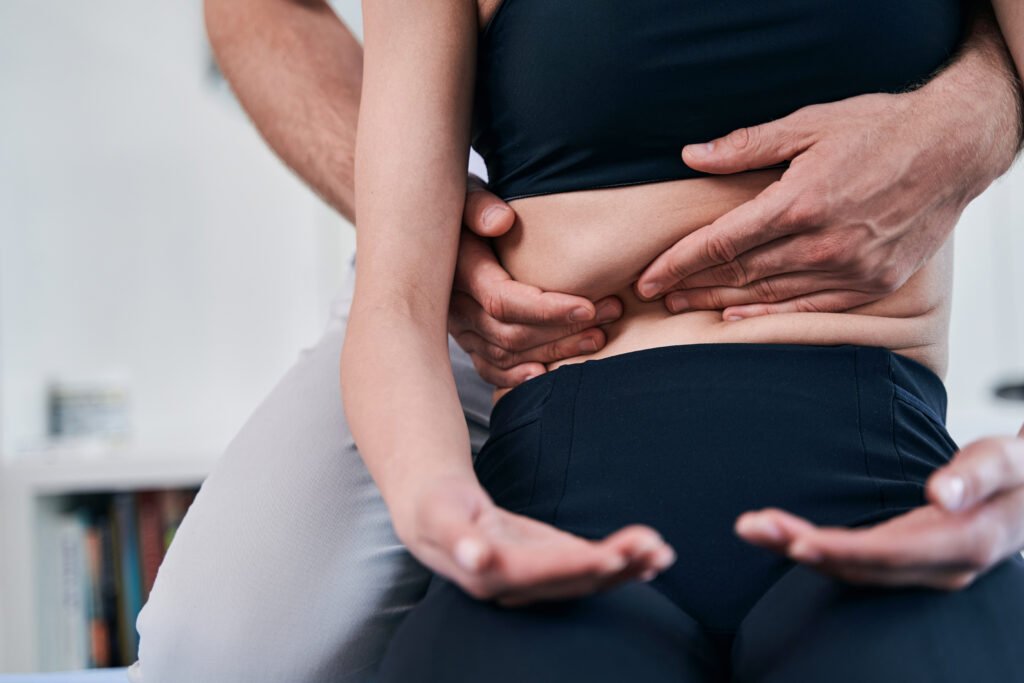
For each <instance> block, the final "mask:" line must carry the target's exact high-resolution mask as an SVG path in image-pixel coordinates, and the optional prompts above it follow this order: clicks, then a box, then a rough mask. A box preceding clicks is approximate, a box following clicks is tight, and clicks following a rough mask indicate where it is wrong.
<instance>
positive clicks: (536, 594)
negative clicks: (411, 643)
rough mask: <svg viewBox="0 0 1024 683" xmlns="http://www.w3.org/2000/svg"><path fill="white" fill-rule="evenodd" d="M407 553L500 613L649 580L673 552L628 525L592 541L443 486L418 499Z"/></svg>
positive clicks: (473, 486)
mask: <svg viewBox="0 0 1024 683" xmlns="http://www.w3.org/2000/svg"><path fill="white" fill-rule="evenodd" d="M410 526H412V527H414V528H413V530H412V531H411V533H407V534H402V535H403V536H405V538H404V540H405V541H406V544H407V545H408V547H409V549H410V550H411V551H412V553H413V554H414V555H415V556H416V557H417V558H418V559H419V560H420V561H421V562H423V563H424V564H426V565H427V566H429V567H430V568H431V569H433V570H434V571H436V572H438V573H440V574H442V575H444V576H446V577H448V578H449V579H451V580H452V581H454V582H455V583H457V584H458V585H459V586H461V587H462V588H463V590H465V591H466V592H467V593H469V594H470V595H473V596H474V597H476V598H479V599H482V600H496V601H498V602H499V603H500V604H502V605H505V606H517V605H524V604H528V603H532V602H538V601H543V600H559V599H568V598H575V597H581V596H584V595H589V594H591V593H595V592H597V591H601V590H606V589H608V588H610V587H612V586H615V585H618V584H620V583H622V582H624V581H628V580H631V579H635V578H641V579H647V580H649V579H650V578H653V577H654V576H655V575H656V574H657V573H658V572H661V571H663V570H665V569H666V568H668V567H669V566H670V565H671V564H672V562H674V561H675V553H674V552H673V551H672V549H671V548H670V547H669V546H668V545H667V544H666V543H665V541H664V540H663V539H662V538H661V536H660V535H658V533H657V532H656V531H654V530H653V529H651V528H649V527H646V526H641V525H634V526H629V527H625V528H623V529H621V530H619V531H617V532H615V533H613V534H611V535H610V536H607V537H606V538H604V539H601V540H597V541H591V540H587V539H584V538H581V537H579V536H574V535H572V534H570V533H567V532H565V531H561V530H559V529H556V528H555V527H553V526H550V525H548V524H545V523H543V522H539V521H537V520H534V519H531V518H529V517H524V516H522V515H518V514H515V513H512V512H509V511H507V510H504V509H502V508H500V507H498V506H496V505H495V504H494V503H493V502H492V501H491V500H490V498H489V497H488V496H487V494H486V493H485V492H484V491H483V490H482V489H481V488H480V486H479V484H477V483H475V482H468V481H464V480H456V481H453V480H446V481H444V482H441V483H439V484H436V485H434V486H432V487H431V488H430V490H429V491H425V492H424V493H423V495H421V496H420V497H419V501H418V503H417V504H416V511H415V519H414V522H413V524H412V525H410Z"/></svg>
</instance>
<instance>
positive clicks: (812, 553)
mask: <svg viewBox="0 0 1024 683" xmlns="http://www.w3.org/2000/svg"><path fill="white" fill-rule="evenodd" d="M789 556H790V557H792V558H793V559H794V560H797V561H799V562H807V563H814V562H820V561H821V552H820V551H819V550H817V549H815V548H812V547H811V544H810V543H808V542H807V541H797V542H796V543H794V544H793V547H791V548H790V549H789Z"/></svg>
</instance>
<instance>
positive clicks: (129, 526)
mask: <svg viewBox="0 0 1024 683" xmlns="http://www.w3.org/2000/svg"><path fill="white" fill-rule="evenodd" d="M113 506H114V514H115V516H116V520H117V525H116V529H117V531H116V536H117V546H118V549H119V565H120V568H121V571H120V574H119V576H118V578H119V579H120V588H121V590H120V591H118V592H119V594H120V604H121V612H120V616H121V624H120V631H121V642H122V651H121V656H122V663H124V664H130V663H131V662H132V661H134V660H135V658H136V657H137V655H138V649H139V635H138V632H137V631H136V630H135V620H136V619H137V618H138V616H139V612H140V611H141V609H142V572H141V569H140V566H139V542H138V538H139V534H138V528H137V525H136V523H135V521H136V518H135V499H134V496H133V495H132V494H130V493H115V494H114V500H113Z"/></svg>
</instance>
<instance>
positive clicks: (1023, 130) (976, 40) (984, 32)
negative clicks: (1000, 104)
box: [950, 0, 1024, 172]
mask: <svg viewBox="0 0 1024 683" xmlns="http://www.w3.org/2000/svg"><path fill="white" fill-rule="evenodd" d="M1016 3H1017V0H1012V2H1008V3H1001V2H1000V0H995V4H997V5H998V4H1006V5H1010V4H1016ZM964 6H965V13H966V19H967V28H966V32H965V38H964V43H963V46H962V47H961V49H960V51H959V52H958V54H957V55H956V56H955V57H954V58H953V60H951V62H950V63H951V64H955V63H957V62H970V61H981V62H983V63H984V64H986V65H987V66H988V67H989V71H991V70H992V69H995V70H997V71H999V72H1001V74H1002V77H1001V78H999V80H998V84H997V85H996V87H1000V88H1002V89H1003V90H1004V92H1002V93H994V92H992V91H991V90H989V89H988V88H989V87H991V86H992V84H991V83H985V86H984V88H979V84H978V83H976V82H973V81H972V80H968V79H965V78H953V79H950V80H952V81H953V83H951V84H950V85H952V86H953V87H956V88H959V89H963V90H964V91H965V92H972V91H973V92H974V94H975V95H976V97H975V101H976V102H977V106H978V107H986V106H987V103H989V102H990V101H991V99H992V98H993V97H997V96H1000V95H1002V96H1008V97H1010V98H1011V99H1012V101H1013V102H1014V103H1015V109H1014V111H1013V115H1011V116H1008V117H1007V120H1006V121H1005V126H1000V128H1001V129H1002V130H1003V131H1005V132H1006V133H1009V134H1011V135H1012V136H1013V140H1014V141H1015V142H1016V149H1017V151H1018V152H1019V151H1020V150H1021V148H1022V146H1024V90H1022V88H1021V80H1020V77H1019V76H1018V73H1017V71H1016V70H1015V69H1014V60H1013V56H1012V55H1011V53H1010V50H1009V49H1008V47H1007V40H1005V39H1004V33H1006V30H1005V28H1004V29H1003V31H1002V32H1001V31H1000V25H999V23H998V22H997V21H996V15H995V13H994V12H993V3H992V2H990V1H989V0H967V1H966V2H965V3H964ZM1016 14H1017V17H1018V21H1017V23H1018V24H1021V23H1022V21H1021V19H1024V13H1022V12H1020V10H1017V12H1016ZM1016 33H1017V34H1018V35H1017V36H1016V40H1017V42H1018V48H1017V49H1018V50H1019V49H1020V45H1019V43H1020V42H1022V41H1024V25H1022V26H1020V27H1019V28H1018V30H1017V31H1016ZM972 71H973V70H970V69H959V72H962V73H970V72H972ZM1004 134H1005V133H1004ZM1005 170H1006V169H1003V171H1004V172H1005Z"/></svg>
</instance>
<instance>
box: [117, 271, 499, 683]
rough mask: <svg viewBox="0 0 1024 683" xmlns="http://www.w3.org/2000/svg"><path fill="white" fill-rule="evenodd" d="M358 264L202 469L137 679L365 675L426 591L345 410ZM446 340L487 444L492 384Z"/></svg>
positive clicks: (278, 682)
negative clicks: (317, 327) (304, 342)
mask: <svg viewBox="0 0 1024 683" xmlns="http://www.w3.org/2000/svg"><path fill="white" fill-rule="evenodd" d="M353 278H354V273H350V274H349V278H348V283H347V285H346V286H345V287H344V289H343V291H342V292H341V293H340V294H339V296H338V298H337V300H336V301H335V304H334V306H333V310H332V313H331V317H330V321H329V323H328V325H327V329H326V331H325V332H324V335H323V337H322V338H321V339H320V341H319V343H318V344H317V345H316V346H314V347H313V348H311V349H308V350H306V351H304V352H303V353H302V354H301V356H300V357H299V359H298V361H297V362H296V363H295V365H294V366H293V367H292V368H291V369H290V370H289V371H288V373H287V374H286V375H285V376H284V378H283V379H282V380H281V381H280V383H279V384H278V385H277V387H276V388H275V389H274V390H273V391H272V392H271V394H270V395H269V396H268V397H267V398H266V400H264V402H263V403H262V405H260V407H259V408H258V409H257V410H256V412H255V413H254V414H253V416H252V417H251V418H250V419H249V421H248V422H247V423H246V425H245V426H244V427H243V428H242V430H241V432H240V433H239V434H238V436H237V437H235V439H234V440H233V441H232V442H231V444H230V445H229V446H228V448H227V451H226V452H225V453H224V454H223V456H222V457H221V458H220V459H219V460H218V462H217V464H216V466H215V467H214V468H213V471H212V472H211V473H210V476H209V477H208V478H207V479H206V481H205V482H204V483H203V486H202V488H201V489H200V492H199V495H198V496H197V497H196V500H195V503H194V504H193V505H192V507H191V509H190V510H189V512H188V515H187V516H186V518H185V520H184V522H183V523H182V525H181V527H180V528H179V529H178V532H177V535H176V536H175V538H174V542H173V543H172V544H171V547H170V549H169V550H168V553H167V557H166V559H164V562H163V564H162V565H161V567H160V571H159V573H158V575H157V579H156V584H155V586H154V588H153V591H152V593H151V595H150V597H149V601H148V602H147V603H146V606H145V607H144V609H143V610H142V613H141V615H140V616H139V620H138V630H139V634H140V636H141V642H140V647H139V662H138V663H137V664H136V665H135V666H134V667H132V670H131V672H130V674H131V677H132V679H133V680H135V681H142V682H144V683H235V682H238V683H263V682H267V683H270V682H273V683H285V682H287V683H328V682H329V683H342V682H343V681H345V682H347V681H367V680H370V674H371V673H372V670H373V669H374V668H375V666H376V664H377V661H378V660H379V658H380V657H381V655H382V654H383V650H384V647H385V646H386V644H387V642H388V639H389V636H390V634H391V632H392V631H393V629H394V628H395V627H396V626H397V624H398V622H399V621H400V620H401V618H402V616H403V615H404V614H405V612H406V611H407V610H408V609H410V608H411V607H412V605H413V604H415V603H416V602H417V600H419V598H420V597H421V595H422V594H423V592H424V590H425V588H426V583H427V580H428V578H429V574H428V573H427V570H426V569H424V568H423V567H422V566H421V565H419V564H418V563H417V562H416V561H415V560H414V559H413V558H412V556H411V555H410V554H409V553H408V551H407V550H406V549H405V548H404V547H403V546H402V545H401V544H400V542H399V541H398V539H397V537H396V536H395V534H394V532H393V530H392V528H391V523H390V520H389V518H388V511H387V509H386V508H385V506H384V502H383V500H382V499H381V496H380V492H379V491H378V490H377V487H376V486H375V485H374V482H373V480H372V478H371V477H370V475H369V473H368V472H367V470H366V467H365V465H364V464H363V461H362V459H361V458H360V457H359V453H358V451H357V450H356V445H355V443H354V441H353V439H352V434H351V432H350V430H349V427H348V423H347V421H346V419H345V415H344V412H343V411H342V403H341V393H340V388H339V383H338V377H339V359H340V354H341V346H342V340H343V339H344V336H345V328H346V323H347V321H348V311H349V307H350V305H351V301H352V282H353ZM449 341H450V340H449ZM449 347H450V351H451V358H452V367H453V369H454V371H455V376H456V382H457V384H458V388H459V394H460V397H461V399H462V403H463V406H464V409H465V413H466V419H467V422H468V424H469V427H470V435H471V437H472V443H473V449H474V453H475V452H477V451H478V450H479V448H480V446H482V445H483V442H484V440H485V439H486V437H487V420H488V416H489V414H490V409H491V401H490V397H491V390H492V387H491V386H489V385H487V384H486V383H484V382H483V380H481V379H480V378H479V376H478V375H477V374H476V372H475V371H474V370H473V367H472V364H471V363H470V360H469V358H468V356H466V355H465V354H464V353H463V352H462V351H461V350H460V349H458V347H456V346H455V345H454V343H451V342H450V343H449Z"/></svg>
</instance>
